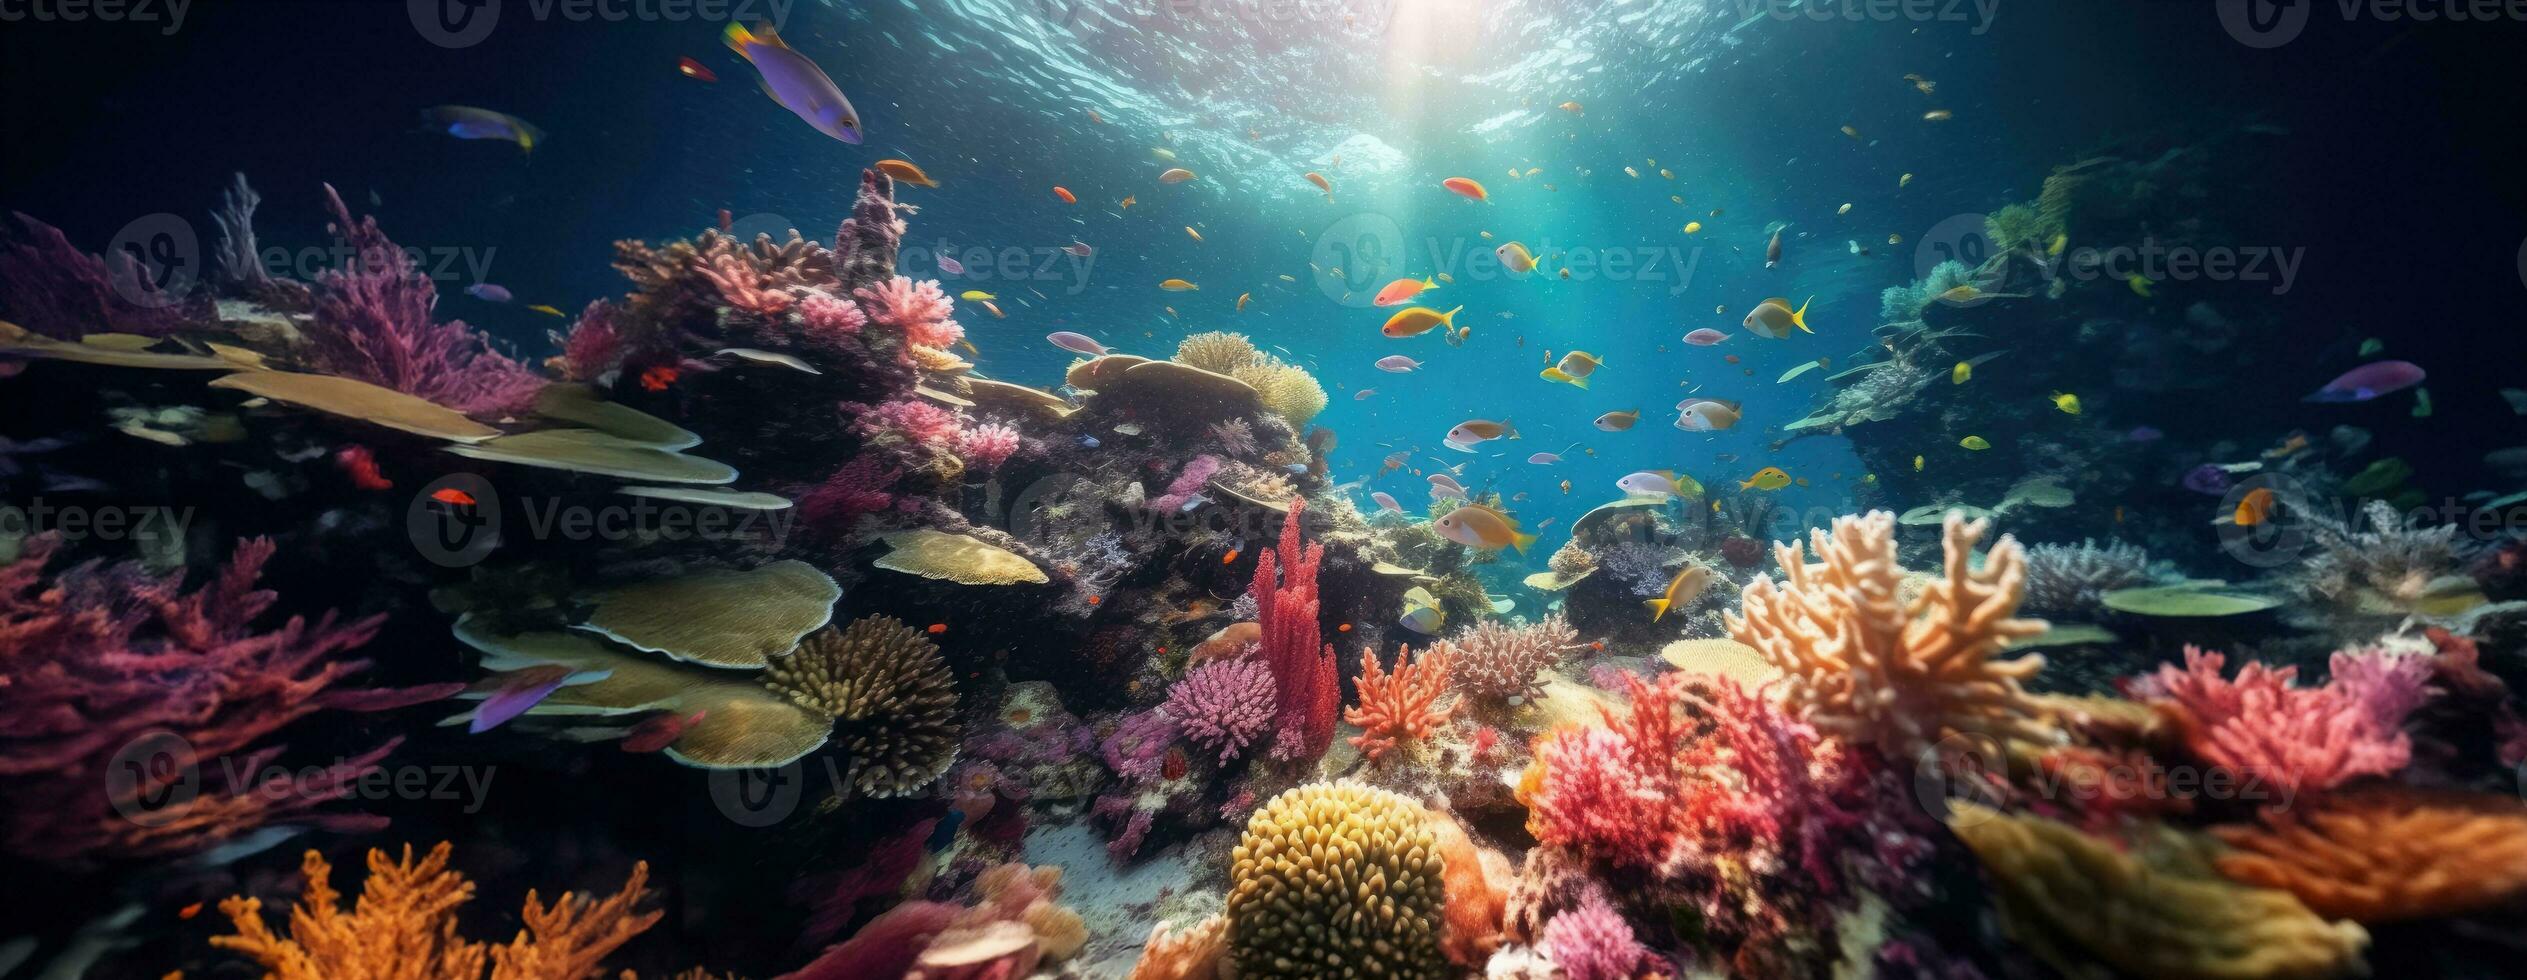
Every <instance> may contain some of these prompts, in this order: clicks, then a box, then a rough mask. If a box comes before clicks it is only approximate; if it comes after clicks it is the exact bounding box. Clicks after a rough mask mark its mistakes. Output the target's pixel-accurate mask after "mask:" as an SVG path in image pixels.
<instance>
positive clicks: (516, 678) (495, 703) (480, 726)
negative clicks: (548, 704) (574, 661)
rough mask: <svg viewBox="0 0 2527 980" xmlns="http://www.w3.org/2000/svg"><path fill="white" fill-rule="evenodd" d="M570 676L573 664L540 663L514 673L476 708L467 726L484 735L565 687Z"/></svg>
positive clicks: (503, 680) (468, 728) (468, 729)
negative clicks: (569, 665)
mask: <svg viewBox="0 0 2527 980" xmlns="http://www.w3.org/2000/svg"><path fill="white" fill-rule="evenodd" d="M569 679H570V668H568V667H564V666H562V665H560V664H539V665H536V666H533V667H529V668H527V669H525V670H521V671H518V672H516V673H513V674H510V675H509V676H508V677H506V678H503V679H502V680H501V682H500V689H499V690H496V691H493V692H491V696H489V697H486V698H484V699H483V703H482V706H480V707H477V708H475V709H474V721H473V724H470V725H468V726H466V728H465V730H466V731H468V732H472V733H474V734H476V735H480V734H482V733H484V732H487V731H490V730H492V729H494V728H498V727H500V726H501V725H503V724H506V723H507V722H508V721H509V719H511V718H515V717H517V716H519V715H522V714H525V713H526V712H527V709H529V708H532V707H535V706H536V704H537V703H539V702H541V701H543V700H544V699H545V698H546V697H549V696H551V695H552V693H553V692H554V691H558V690H561V687H562V682H563V681H566V680H569Z"/></svg>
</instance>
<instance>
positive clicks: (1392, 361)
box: [1377, 354, 1421, 374]
mask: <svg viewBox="0 0 2527 980" xmlns="http://www.w3.org/2000/svg"><path fill="white" fill-rule="evenodd" d="M1377 366H1378V370H1380V371H1384V372H1386V373H1388V374H1409V373H1411V372H1412V371H1413V370H1415V369H1417V368H1419V367H1421V362H1420V361H1416V360H1413V359H1412V358H1409V357H1405V356H1404V355H1402V354H1389V355H1387V356H1385V357H1381V358H1378V365H1377Z"/></svg>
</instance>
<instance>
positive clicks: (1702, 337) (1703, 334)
mask: <svg viewBox="0 0 2527 980" xmlns="http://www.w3.org/2000/svg"><path fill="white" fill-rule="evenodd" d="M1727 339H1729V335H1727V334H1724V333H1721V332H1719V331H1717V330H1713V329H1711V328H1710V327H1701V328H1697V329H1696V330H1694V332H1692V333H1689V334H1686V335H1685V343H1688V344H1692V345H1694V346H1696V347H1709V346H1711V345H1713V344H1717V343H1719V342H1720V341H1723V340H1727Z"/></svg>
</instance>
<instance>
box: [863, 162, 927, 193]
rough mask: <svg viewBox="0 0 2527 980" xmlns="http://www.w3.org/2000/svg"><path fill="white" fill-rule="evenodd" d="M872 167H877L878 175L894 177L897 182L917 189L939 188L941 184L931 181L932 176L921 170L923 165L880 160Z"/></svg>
mask: <svg viewBox="0 0 2527 980" xmlns="http://www.w3.org/2000/svg"><path fill="white" fill-rule="evenodd" d="M870 166H873V167H876V168H877V172H878V173H882V174H885V175H887V176H889V177H893V178H895V179H896V180H899V181H902V182H904V183H907V184H911V185H913V186H915V187H937V186H939V182H938V181H935V180H932V179H930V174H929V173H927V172H925V171H923V170H922V169H921V165H919V164H916V163H914V162H912V161H910V160H880V161H878V162H876V163H874V164H870Z"/></svg>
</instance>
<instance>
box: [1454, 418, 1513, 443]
mask: <svg viewBox="0 0 2527 980" xmlns="http://www.w3.org/2000/svg"><path fill="white" fill-rule="evenodd" d="M1515 438H1518V427H1517V426H1516V425H1515V424H1513V423H1511V422H1510V421H1509V420H1508V419H1502V420H1500V421H1498V422H1494V421H1491V420H1489V419H1467V420H1465V421H1463V422H1459V423H1457V424H1456V427H1455V428H1452V429H1449V430H1448V439H1447V441H1448V442H1451V443H1454V444H1456V445H1458V446H1475V445H1479V444H1482V443H1486V442H1490V441H1492V440H1494V439H1515Z"/></svg>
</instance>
